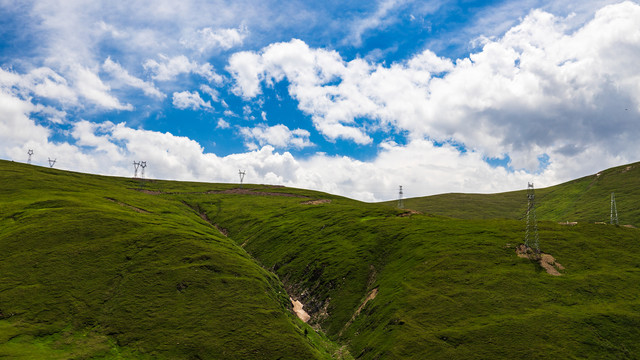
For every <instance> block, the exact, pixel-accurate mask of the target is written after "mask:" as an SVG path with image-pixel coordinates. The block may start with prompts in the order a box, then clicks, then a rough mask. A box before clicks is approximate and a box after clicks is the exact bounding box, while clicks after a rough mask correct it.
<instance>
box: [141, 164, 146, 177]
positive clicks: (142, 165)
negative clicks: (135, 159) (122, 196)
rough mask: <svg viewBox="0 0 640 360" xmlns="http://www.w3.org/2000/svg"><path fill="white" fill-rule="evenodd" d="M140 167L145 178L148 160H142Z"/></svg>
mask: <svg viewBox="0 0 640 360" xmlns="http://www.w3.org/2000/svg"><path fill="white" fill-rule="evenodd" d="M140 167H141V168H142V178H143V179H144V168H146V167H147V162H146V161H140Z"/></svg>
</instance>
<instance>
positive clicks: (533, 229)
mask: <svg viewBox="0 0 640 360" xmlns="http://www.w3.org/2000/svg"><path fill="white" fill-rule="evenodd" d="M530 237H533V239H530ZM524 245H525V246H526V247H528V248H530V249H533V251H534V252H535V253H536V255H539V254H540V241H539V239H538V220H537V219H536V194H535V191H534V190H533V184H532V183H528V186H527V230H526V232H525V235H524Z"/></svg>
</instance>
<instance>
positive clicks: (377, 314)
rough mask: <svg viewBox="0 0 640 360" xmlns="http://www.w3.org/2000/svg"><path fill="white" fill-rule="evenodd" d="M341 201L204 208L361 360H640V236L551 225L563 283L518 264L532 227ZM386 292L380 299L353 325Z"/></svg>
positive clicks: (547, 239)
mask: <svg viewBox="0 0 640 360" xmlns="http://www.w3.org/2000/svg"><path fill="white" fill-rule="evenodd" d="M309 195H313V194H309ZM316 195H318V194H316ZM328 198H330V199H331V200H332V202H331V203H330V204H321V205H302V204H300V201H301V200H300V199H285V198H282V199H278V200H275V199H273V200H271V199H269V200H268V201H267V199H259V198H256V197H250V196H244V197H242V196H241V197H235V198H232V197H231V196H228V197H226V198H218V199H216V200H215V206H213V203H211V204H210V205H209V207H207V204H203V208H205V209H206V210H207V212H208V213H209V214H210V217H212V218H214V219H215V221H217V222H219V223H220V224H223V225H224V226H225V227H227V228H228V229H229V231H230V234H231V237H232V238H233V239H234V240H236V241H237V242H238V243H240V244H244V246H245V248H246V249H247V250H248V251H249V252H250V253H252V254H253V255H254V256H256V257H257V258H258V259H260V261H262V263H263V264H264V266H266V267H268V268H272V269H274V270H275V271H276V273H277V274H278V275H279V277H280V278H281V279H283V280H284V282H285V285H286V286H287V287H288V288H289V290H290V291H291V293H293V294H294V295H295V296H297V297H300V298H301V299H302V301H303V303H305V304H308V305H309V306H310V308H311V310H312V311H311V312H312V313H313V314H315V315H316V316H317V314H318V313H319V312H321V311H319V310H321V309H323V308H325V306H326V309H327V311H328V314H329V317H328V318H324V319H323V318H322V317H320V318H319V319H318V318H317V317H316V320H319V323H320V324H321V325H322V327H323V328H324V329H325V330H326V331H327V333H328V334H329V336H332V337H334V338H336V339H339V340H340V341H343V342H345V343H348V344H349V345H350V349H351V351H352V354H353V355H354V356H355V357H358V358H365V359H375V358H415V359H423V358H478V359H483V358H484V359H486V358H538V357H547V356H551V357H556V358H572V357H594V358H624V357H631V356H632V354H634V353H638V352H640V346H638V344H639V341H640V332H639V331H638V326H640V316H639V315H638V312H637V311H638V310H640V300H639V297H638V295H639V292H638V290H637V287H636V286H635V285H633V284H634V283H635V282H637V281H638V280H640V258H639V257H638V256H637V254H638V252H639V251H640V236H639V235H640V234H639V232H638V230H636V229H624V228H618V227H610V226H606V225H594V224H591V225H590V224H585V225H578V226H576V227H566V226H561V225H558V224H554V223H552V222H541V223H540V228H541V242H542V246H543V250H544V251H546V252H549V253H551V254H553V255H554V256H555V257H556V258H557V259H558V261H559V262H560V263H562V264H563V265H565V266H566V267H567V270H566V272H565V275H564V276H562V277H552V276H550V275H549V274H547V273H546V272H544V271H542V270H541V268H540V267H539V266H538V265H537V264H533V263H531V262H529V261H528V260H524V259H520V258H518V257H516V255H515V253H514V249H513V247H514V245H516V244H518V243H519V242H521V240H522V237H523V224H522V222H519V221H513V220H476V221H468V220H455V219H447V218H440V217H431V216H424V215H421V216H412V217H399V216H397V215H398V211H397V210H395V209H390V208H387V209H384V208H381V207H379V206H376V205H374V204H362V203H359V202H355V201H351V200H348V199H342V198H337V197H328ZM267 204H268V205H267ZM219 209H221V210H219ZM239 215H240V216H239ZM374 288H377V289H378V291H379V292H378V296H377V297H376V298H375V299H374V300H372V301H371V302H369V303H367V305H366V306H365V307H364V308H363V310H362V313H361V315H359V316H357V317H356V318H355V321H353V323H350V324H349V320H350V319H351V317H352V316H353V314H354V312H355V310H356V309H357V308H358V306H359V305H360V304H361V302H362V301H363V299H364V298H365V297H366V295H367V294H368V293H369V291H370V290H372V289H374Z"/></svg>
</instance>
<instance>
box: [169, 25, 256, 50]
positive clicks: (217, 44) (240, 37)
mask: <svg viewBox="0 0 640 360" xmlns="http://www.w3.org/2000/svg"><path fill="white" fill-rule="evenodd" d="M247 35H249V29H248V28H247V27H246V26H245V25H241V26H239V27H238V28H227V29H215V30H214V29H212V28H210V27H205V28H202V29H200V30H197V31H195V32H194V33H192V34H189V36H187V37H183V38H182V39H181V40H180V43H181V44H182V45H184V46H185V47H187V48H190V49H194V50H197V51H199V52H201V53H203V52H207V51H210V50H212V49H222V50H229V49H231V48H232V47H234V46H239V45H242V42H243V41H244V39H245V38H246V37H247Z"/></svg>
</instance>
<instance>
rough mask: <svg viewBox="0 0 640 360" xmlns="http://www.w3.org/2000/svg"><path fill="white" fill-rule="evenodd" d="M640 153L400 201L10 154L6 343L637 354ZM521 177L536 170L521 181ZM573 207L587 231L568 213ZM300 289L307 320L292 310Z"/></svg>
mask: <svg viewBox="0 0 640 360" xmlns="http://www.w3.org/2000/svg"><path fill="white" fill-rule="evenodd" d="M639 175H640V166H639V165H638V164H632V165H629V166H628V167H621V168H615V169H610V170H606V171H603V172H601V173H600V175H599V176H598V175H593V176H591V177H586V178H583V179H578V180H575V181H572V182H569V183H565V184H561V185H558V186H555V187H551V188H547V189H537V193H536V194H537V195H538V197H537V199H538V204H539V206H538V218H539V219H540V221H539V223H538V226H539V231H540V247H541V250H542V251H543V252H544V253H547V254H551V255H552V256H553V257H555V260H556V261H557V262H558V263H559V264H561V265H562V267H563V268H564V269H562V270H560V273H561V275H560V276H553V275H551V274H549V273H547V272H546V271H545V270H544V269H543V268H542V267H541V266H540V265H539V264H538V263H537V262H533V261H531V260H529V259H526V258H521V257H518V255H517V254H516V251H515V248H516V246H517V245H519V244H520V243H522V241H523V238H524V229H525V227H524V223H523V220H522V216H523V214H524V211H525V210H526V195H525V192H524V191H522V192H513V193H504V194H493V195H465V194H448V195H440V196H435V197H428V198H420V199H407V200H405V205H406V207H407V208H411V209H414V210H419V212H420V213H416V212H408V211H407V210H401V209H397V208H395V207H393V206H390V205H393V204H370V203H362V202H358V201H355V200H350V199H347V198H343V197H339V196H333V195H329V194H324V193H319V192H314V191H309V190H302V189H291V188H284V187H275V186H266V185H245V186H244V187H243V188H242V189H238V187H237V185H235V184H209V183H187V182H172V181H160V180H146V181H142V180H137V179H127V178H115V177H102V176H95V175H86V174H79V173H72V172H65V171H60V170H56V169H49V168H43V167H36V166H30V165H26V164H19V163H13V162H7V161H0V184H1V186H0V254H2V260H1V261H0V357H9V358H24V359H27V358H42V359H69V358H76V359H84V358H105V359H111V358H122V359H128V358H153V359H156V358H159V359H331V358H337V359H340V358H343V359H351V358H356V359H456V358H459V359H488V358H492V359H493V358H509V359H514V358H547V357H555V358H559V359H567V358H594V359H606V358H611V359H619V358H630V359H631V358H636V357H637V356H638V354H639V353H640V288H639V287H638V284H639V283H640V230H638V229H635V228H627V227H623V226H613V225H603V224H595V222H603V221H608V215H609V195H610V193H611V192H613V191H615V192H616V197H617V201H618V212H619V217H620V221H621V224H631V225H636V226H638V225H640V187H639V185H640V176H639ZM525 185H526V184H525ZM561 221H572V222H573V221H576V222H577V224H576V225H574V226H567V225H561V224H558V222H561ZM290 298H293V299H295V300H299V301H300V302H302V303H303V304H304V310H306V311H307V312H308V313H309V315H310V316H311V319H310V320H309V322H308V323H303V322H302V321H301V320H300V319H298V318H297V317H296V316H295V314H294V312H293V308H292V305H291V301H290Z"/></svg>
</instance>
